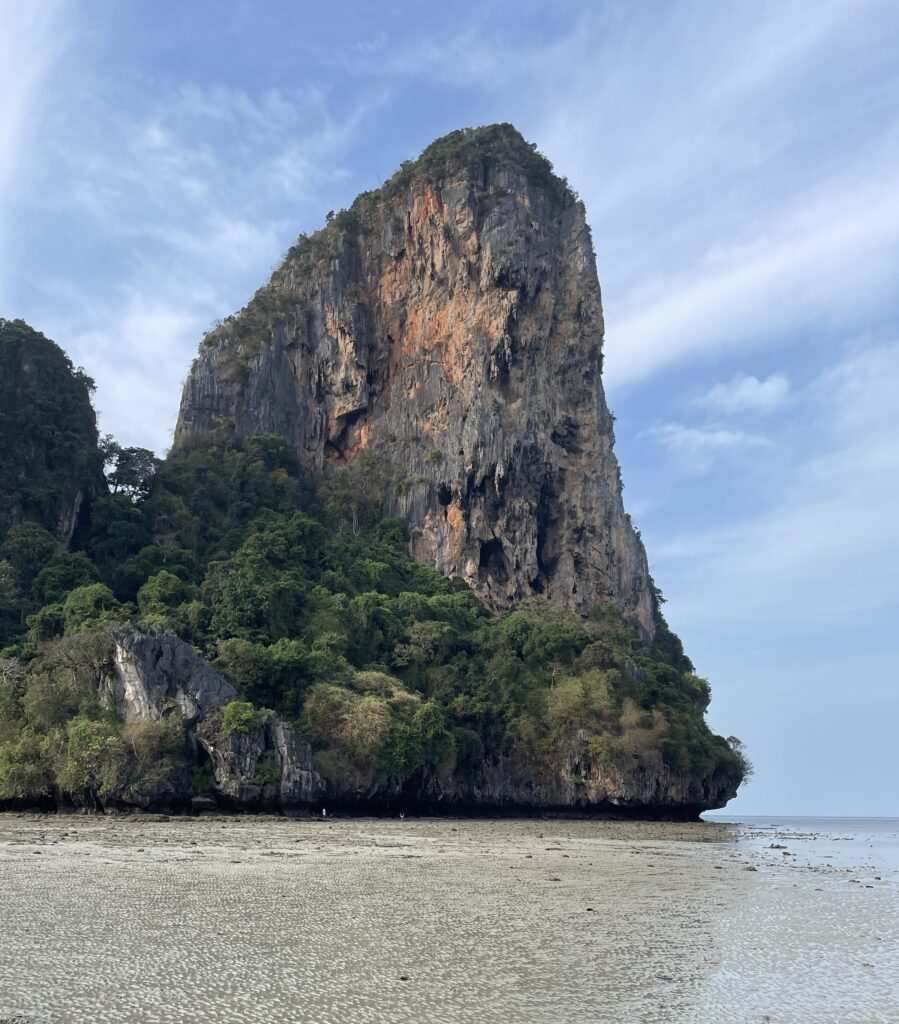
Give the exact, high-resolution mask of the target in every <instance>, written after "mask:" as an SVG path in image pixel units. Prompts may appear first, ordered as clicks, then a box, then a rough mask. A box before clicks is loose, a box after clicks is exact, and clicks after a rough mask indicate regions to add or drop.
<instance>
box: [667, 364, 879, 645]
mask: <svg viewBox="0 0 899 1024" xmlns="http://www.w3.org/2000/svg"><path fill="white" fill-rule="evenodd" d="M897 393H899V344H890V345H882V346H876V347H869V348H863V349H860V350H858V351H856V352H854V353H852V354H851V355H849V356H847V357H846V358H845V359H843V360H841V361H840V362H839V363H838V364H836V365H835V366H833V367H832V368H830V369H828V370H827V371H825V372H824V373H823V374H821V376H820V377H819V378H818V379H817V380H816V381H815V382H814V383H813V384H812V385H810V387H809V388H808V389H807V390H806V391H805V393H804V394H803V396H802V398H803V401H804V402H805V403H806V405H805V409H804V414H803V421H804V423H805V431H806V433H807V435H808V437H809V438H812V439H813V440H814V441H815V442H817V443H815V444H814V446H813V447H811V449H810V450H809V448H808V446H803V447H805V450H806V454H805V455H804V456H798V455H797V456H794V459H793V460H792V461H789V462H786V463H784V464H783V466H782V467H781V469H780V471H779V476H778V477H777V478H776V479H774V480H770V481H769V487H770V488H771V490H772V492H773V494H774V497H773V498H772V500H771V501H770V502H769V503H768V504H767V505H766V507H765V508H764V509H763V510H762V511H760V512H759V513H758V514H757V515H755V516H753V517H751V518H748V519H745V520H742V521H737V522H731V523H728V524H726V525H722V526H720V527H719V528H717V529H712V530H709V529H703V530H702V531H701V532H697V533H689V532H687V533H681V534H679V535H678V536H676V537H673V538H671V539H670V540H669V541H667V542H665V541H663V540H662V538H657V540H656V543H654V544H653V545H652V554H653V558H654V560H655V561H656V562H657V563H658V564H659V565H660V566H661V573H662V577H663V578H666V579H668V580H671V581H674V588H673V591H672V594H673V595H674V599H675V602H676V606H677V615H678V619H679V621H681V622H684V623H688V624H689V625H690V626H691V628H693V629H696V630H697V631H699V632H706V631H710V630H712V631H713V630H714V629H715V628H716V627H717V626H721V625H728V626H730V627H739V628H750V626H751V627H752V628H760V629H763V628H769V629H779V630H780V629H783V628H784V625H785V624H790V625H791V626H792V627H793V628H800V627H802V628H808V627H810V626H818V627H830V626H833V625H834V624H836V623H840V622H842V623H852V622H858V621H860V619H859V617H861V616H865V615H868V614H871V613H872V612H874V611H882V610H883V609H885V608H888V607H891V606H895V603H896V602H897V601H899V574H897V573H896V566H897V565H899V516H897V514H896V510H897V509H899V405H897V403H896V400H895V396H896V394H897ZM799 447H800V446H798V445H797V450H798V449H799ZM669 589H671V588H669ZM669 596H672V595H669Z"/></svg>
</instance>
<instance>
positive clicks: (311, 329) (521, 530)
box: [177, 125, 653, 638]
mask: <svg viewBox="0 0 899 1024" xmlns="http://www.w3.org/2000/svg"><path fill="white" fill-rule="evenodd" d="M602 342H603V316H602V305H601V299H600V288H599V281H598V279H597V274H596V261H595V257H594V252H593V246H592V242H591V237H590V229H589V228H588V226H587V223H586V219H585V211H584V206H583V204H582V203H581V202H579V201H578V199H577V198H576V197H575V196H574V195H573V193H572V192H571V190H570V189H569V188H568V187H567V184H566V183H565V182H564V181H562V180H561V179H559V178H558V177H556V176H555V175H554V174H553V172H552V168H551V166H550V164H549V163H548V162H547V161H546V160H545V159H544V158H543V157H542V156H540V155H539V154H538V153H537V152H536V151H535V149H534V147H533V146H531V145H529V144H528V143H527V142H526V141H525V140H524V139H523V138H522V137H521V135H519V133H518V132H517V131H516V130H515V129H514V128H512V126H510V125H494V126H491V127H488V128H479V129H473V130H466V131H458V132H453V133H452V134H450V135H448V136H446V137H444V138H442V139H439V140H438V141H436V142H435V143H433V144H432V145H431V146H429V147H428V149H426V150H425V152H424V153H423V154H422V155H421V157H420V158H419V159H418V160H417V161H415V162H414V163H407V164H404V165H403V167H402V168H401V169H400V171H399V172H398V173H397V174H396V175H394V177H393V178H391V179H390V181H388V182H387V183H386V184H385V185H384V186H383V187H382V188H380V189H378V190H377V191H375V192H368V193H364V194H363V195H361V196H359V198H358V199H357V200H356V201H355V202H354V203H353V205H352V207H351V208H350V209H349V210H346V211H344V212H342V213H340V214H338V215H337V216H336V217H332V218H329V223H328V225H327V227H325V228H324V229H323V230H322V231H319V232H317V233H316V234H314V235H312V236H310V237H302V238H301V239H300V240H299V242H298V243H297V244H296V245H295V246H294V247H293V248H292V249H291V250H290V251H289V253H288V254H287V256H286V258H285V259H284V262H283V263H282V265H281V266H280V267H279V268H278V269H277V270H276V271H275V273H274V274H273V275H272V278H271V280H270V282H269V283H268V284H267V285H266V286H265V287H264V288H262V289H260V290H259V292H257V293H256V295H255V297H254V298H253V299H252V300H251V301H250V303H249V304H248V305H247V307H246V308H245V309H243V310H241V312H240V313H238V314H237V315H236V316H234V317H231V318H229V319H228V320H227V321H225V322H224V323H223V324H222V325H221V326H219V327H217V328H216V329H214V330H213V331H211V332H210V333H209V334H208V335H207V336H206V338H205V339H204V341H203V344H202V346H201V348H200V353H199V356H198V358H197V359H196V361H195V362H194V365H193V367H192V369H191V372H190V376H189V378H188V380H187V383H186V385H185V388H184V395H183V398H182V403H181V412H180V416H179V421H178V429H177V439H178V440H181V439H183V438H185V437H186V436H187V435H189V434H191V433H194V432H197V431H208V430H212V429H216V428H219V427H222V426H225V427H231V428H233V429H234V431H235V432H236V433H237V434H238V435H241V436H248V435H253V434H263V433H278V434H282V435H284V436H285V437H287V438H288V439H289V440H290V442H291V443H292V444H293V445H294V446H295V448H296V451H297V453H298V455H299V457H300V460H301V462H302V463H303V464H304V465H306V466H307V467H308V468H309V469H310V470H320V469H323V468H325V467H327V466H328V464H330V463H344V462H347V461H350V460H353V459H354V458H356V457H357V456H358V455H359V453H360V452H362V451H363V450H369V451H371V452H372V453H373V454H374V455H375V456H376V457H377V459H378V460H379V461H383V463H384V464H385V465H388V466H389V479H390V485H389V488H388V496H387V505H388V509H387V511H388V512H389V513H390V514H392V515H396V516H399V517H401V518H403V519H404V520H405V521H406V522H407V523H408V525H409V529H410V538H411V539H410V548H411V551H412V554H413V555H414V556H415V557H416V558H417V559H419V560H421V561H423V562H427V563H430V564H431V565H434V566H436V567H437V568H438V569H440V570H441V571H443V572H444V573H446V574H447V575H451V576H461V577H462V578H463V579H465V580H466V581H467V582H468V583H469V584H470V585H471V586H472V587H473V588H474V590H475V591H476V592H477V593H478V594H479V595H480V596H481V597H482V598H483V599H484V600H485V602H486V603H487V604H488V605H490V606H491V607H493V608H495V609H505V608H508V607H509V606H510V605H512V604H513V603H514V602H515V601H517V600H519V599H520V598H523V597H526V596H528V595H531V594H534V593H540V594H545V595H547V596H548V597H550V598H551V599H553V600H554V601H557V602H558V603H560V604H562V605H564V606H566V607H568V608H570V609H572V610H575V611H578V612H586V611H587V610H589V608H590V607H591V606H592V605H593V604H595V603H596V602H599V601H614V602H615V603H616V604H617V605H618V606H619V608H620V609H621V610H622V612H623V613H624V614H625V616H626V617H627V618H628V619H630V620H631V621H632V622H634V623H635V624H637V625H638V626H639V627H640V629H641V631H642V633H643V635H644V636H645V637H647V638H649V637H650V636H651V635H652V632H653V595H652V588H651V581H650V578H649V573H648V568H647V561H646V553H645V551H644V549H643V545H642V543H641V542H640V539H639V537H638V536H637V534H636V533H635V531H634V528H633V526H632V525H631V522H630V519H629V518H628V516H627V515H626V513H625V511H624V507H623V504H622V498H621V480H620V473H619V467H618V462H617V459H616V458H615V454H614V452H613V444H614V435H613V429H612V417H611V415H610V413H609V410H608V407H607V406H606V401H605V397H604V394H603V387H602V380H601V371H602Z"/></svg>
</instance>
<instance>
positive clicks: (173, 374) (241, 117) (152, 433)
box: [31, 81, 383, 450]
mask: <svg viewBox="0 0 899 1024" xmlns="http://www.w3.org/2000/svg"><path fill="white" fill-rule="evenodd" d="M112 87H113V83H110V82H108V81H101V82H99V83H98V84H97V85H96V87H95V90H96V91H95V94H94V95H93V96H92V99H91V104H92V109H93V115H94V116H93V117H92V118H91V119H90V120H89V122H88V123H87V124H86V123H85V121H84V120H83V119H78V118H76V119H73V120H72V123H71V124H68V123H66V122H65V117H64V112H63V114H61V116H60V117H59V118H58V119H57V121H56V122H55V123H54V126H53V127H54V128H55V129H56V130H55V131H53V132H49V133H48V136H49V137H50V138H51V139H52V143H51V145H52V148H53V151H54V157H55V160H53V161H51V162H49V166H50V167H51V170H49V171H47V172H46V173H47V174H48V175H49V176H50V177H49V178H48V179H47V180H48V181H49V180H51V179H52V186H53V187H46V185H47V181H45V182H41V181H38V182H36V183H35V186H34V188H33V194H32V197H31V201H32V202H33V203H34V205H35V206H36V207H38V208H40V209H42V210H44V211H45V212H46V213H48V214H50V215H55V216H58V217H60V218H62V217H64V218H66V219H67V220H68V221H71V222H74V223H75V224H77V225H78V231H79V234H80V235H82V236H83V237H84V238H87V239H90V242H91V245H92V246H93V247H94V248H95V249H98V250H99V252H100V254H101V258H102V261H103V264H104V265H105V267H106V268H107V270H108V271H111V277H110V280H109V281H107V282H101V280H100V278H99V275H95V276H94V278H93V279H92V280H91V281H90V282H89V283H88V284H87V292H86V293H85V292H82V293H81V294H78V292H77V289H76V288H73V282H72V280H71V279H69V280H68V282H67V281H66V280H65V279H63V278H61V276H59V275H58V274H57V275H56V276H54V273H53V272H52V271H50V270H47V271H45V273H44V275H43V277H42V279H41V282H40V288H41V293H42V294H43V296H44V298H45V300H46V308H45V309H44V311H43V312H42V314H41V317H40V324H41V326H42V327H43V328H44V329H45V330H46V331H47V333H50V334H51V335H52V336H55V337H57V338H58V339H60V341H62V342H63V344H64V345H65V347H66V348H67V349H69V351H70V352H71V354H72V356H73V358H74V359H75V360H76V361H77V362H81V363H84V365H85V366H86V367H88V368H89V370H90V371H91V372H92V374H93V375H94V376H95V377H96V379H97V382H98V393H97V403H98V406H99V409H100V412H101V423H102V424H103V427H104V429H107V430H113V431H114V432H115V433H117V434H119V435H121V437H122V440H123V441H126V442H128V443H136V444H142V445H146V446H148V447H153V448H155V449H157V450H162V449H164V448H165V447H166V446H167V445H168V443H169V440H170V436H171V429H172V427H173V426H174V422H175V416H176V411H177V403H178V398H179V394H180V386H181V382H182V380H183V377H184V375H185V374H186V372H187V368H188V366H189V365H190V361H191V359H192V357H193V355H194V353H195V351H196V346H197V344H198V343H199V340H200V337H201V334H202V332H203V331H204V330H205V329H206V328H208V326H209V324H210V323H211V322H212V321H213V320H215V319H216V318H218V317H221V316H223V315H224V314H226V313H228V312H230V311H231V310H233V309H235V308H237V307H239V306H240V305H242V304H243V303H244V302H245V301H246V300H247V298H248V297H249V296H250V295H251V294H252V293H253V291H255V289H256V288H257V287H258V286H259V285H260V284H262V283H263V282H264V281H265V279H266V278H267V276H268V274H269V272H270V270H271V269H272V267H273V265H274V264H276V263H277V262H278V260H279V258H280V255H281V254H282V253H283V251H284V250H285V249H286V248H287V247H288V246H289V245H290V244H291V242H292V241H293V240H294V239H295V238H296V235H297V233H298V231H299V230H300V228H302V227H303V223H302V221H301V219H300V212H299V211H301V210H304V209H306V208H308V209H309V210H311V211H312V217H313V223H315V222H317V221H318V220H319V218H321V209H322V208H326V206H325V205H324V203H323V201H322V200H321V199H320V198H317V197H318V196H319V195H320V194H321V193H322V191H323V190H324V189H326V188H328V187H329V183H331V182H333V181H334V180H335V179H338V178H339V177H340V175H341V173H342V168H341V163H340V156H341V154H342V152H343V151H344V150H345V148H346V146H347V145H348V143H349V142H350V141H351V140H352V138H353V133H354V131H355V130H356V127H357V125H358V124H359V121H360V118H362V117H363V116H365V113H366V111H370V110H371V109H373V107H374V106H376V105H377V104H379V103H380V102H382V100H383V94H381V93H379V92H377V91H372V92H371V93H370V94H369V95H367V96H365V97H363V98H361V99H360V100H359V102H358V103H356V104H353V105H351V106H350V107H349V109H348V110H347V112H346V113H344V114H343V115H341V117H339V118H337V117H334V116H332V115H331V113H330V112H329V110H328V107H327V104H326V103H325V102H324V98H323V96H322V94H321V93H320V92H319V91H317V90H315V89H307V90H298V91H297V92H296V93H288V92H285V91H281V90H271V89H269V90H266V91H262V92H260V93H259V94H253V93H251V92H248V91H244V90H242V89H235V88H227V89H226V88H223V87H221V86H219V85H212V86H210V87H209V88H208V89H206V88H203V87H201V86H200V85H198V84H195V83H188V84H185V83H180V84H178V85H177V86H176V87H174V88H172V89H171V90H170V91H168V92H164V91H163V92H160V93H159V94H158V95H155V96H154V97H153V99H152V101H150V102H143V101H137V106H138V109H137V110H135V107H134V104H133V103H132V104H127V105H120V104H118V103H115V102H113V100H114V99H115V97H110V95H109V90H110V89H111V88H112ZM222 124H225V125H226V135H225V138H226V139H227V144H225V145H223V140H222V137H220V136H219V134H218V132H219V131H220V128H221V125H222ZM57 163H58V164H61V165H64V166H65V167H66V169H67V174H66V176H65V177H64V178H62V179H60V178H59V177H58V176H56V175H55V174H53V172H52V166H53V164H57ZM289 211H292V212H293V216H288V212H289ZM294 218H295V219H294ZM66 272H67V273H68V268H66Z"/></svg>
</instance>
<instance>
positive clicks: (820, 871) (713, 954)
mask: <svg viewBox="0 0 899 1024" xmlns="http://www.w3.org/2000/svg"><path fill="white" fill-rule="evenodd" d="M897 898H899V820H897V819H882V818H881V819H876V818H873V819H872V818H865V819H862V818H780V817H776V818H775V817H752V818H749V817H740V818H733V819H727V818H726V817H723V816H720V815H719V816H715V817H714V818H710V820H707V821H703V822H699V823H692V824H681V823H674V822H655V823H653V822H625V821H596V820H565V819H536V818H533V819H500V820H493V819H478V820H465V819H450V818H430V819H410V818H408V817H407V818H405V819H399V818H395V819H387V818H380V819H376V818H371V819H359V818H346V819H343V818H330V817H329V818H328V819H326V820H322V819H321V818H314V817H308V818H302V817H301V818H280V817H266V816H258V817H257V816H250V815H248V816H241V817H225V816H203V817H200V818H191V817H183V818H181V817H172V818H170V819H169V818H165V817H163V816H154V815H132V816H126V817H115V816H102V815H90V816H89V815H72V816H67V815H32V814H21V815H14V814H7V815H0V1022H5V1024H11V1022H15V1024H51V1022H52V1024H63V1022H66V1024H72V1022H78V1024H88V1022H90V1024H95V1022H96V1024H103V1022H116V1024H130V1022H135V1024H136V1022H142V1024H154V1022H160V1024H163V1022H165V1024H170V1022H171V1024H178V1022H185V1024H187V1022H190V1024H207V1022H208V1024H213V1022H220V1024H224V1022H228V1024H233V1022H248V1024H252V1022H265V1024H270V1022H281V1021H283V1022H310V1024H354V1022H359V1024H362V1022H366V1024H367V1022H372V1024H374V1022H397V1024H404V1022H410V1024H411V1022H415V1024H424V1022H438V1024H439V1022H446V1024H455V1022H458V1024H467V1022H472V1024H475V1022H476V1024H493V1022H496V1024H499V1022H503V1024H529V1022H534V1024H537V1022H540V1024H567V1022H577V1024H589V1022H604V1024H605V1022H608V1024H613V1022H614V1024H630V1022H634V1024H639V1022H646V1024H700V1022H702V1024H723V1022H734V1024H750V1022H752V1024H756V1022H757V1024H762V1022H770V1024H775V1022H776V1024H874V1022H885V1024H887V1022H888V1024H899V903H897Z"/></svg>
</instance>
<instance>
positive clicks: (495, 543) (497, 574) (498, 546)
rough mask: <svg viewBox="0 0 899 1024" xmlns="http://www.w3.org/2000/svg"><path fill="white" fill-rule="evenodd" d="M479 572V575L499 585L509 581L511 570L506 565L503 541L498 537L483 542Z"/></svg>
mask: <svg viewBox="0 0 899 1024" xmlns="http://www.w3.org/2000/svg"><path fill="white" fill-rule="evenodd" d="M478 570H479V575H483V576H487V577H490V578H491V579H493V580H495V581H496V582H497V583H505V582H506V581H507V580H508V579H509V569H508V566H507V565H506V556H505V553H504V552H503V545H502V541H500V540H498V539H497V538H496V537H493V538H491V539H490V540H486V541H484V540H482V541H481V553H480V558H479V560H478Z"/></svg>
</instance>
